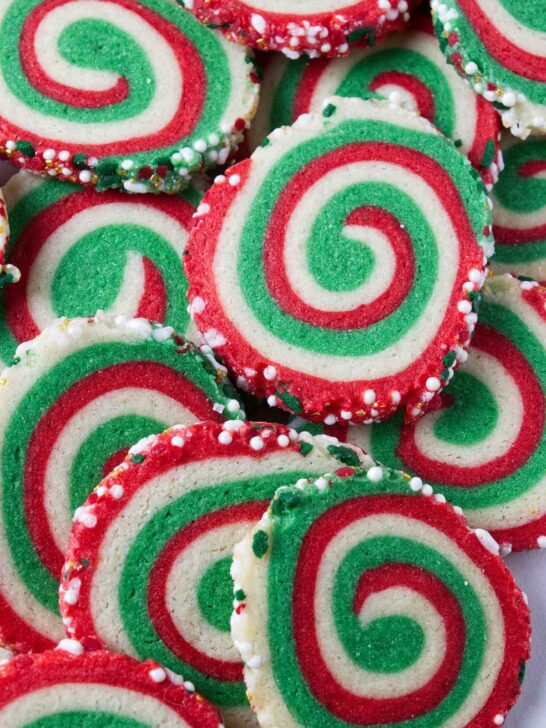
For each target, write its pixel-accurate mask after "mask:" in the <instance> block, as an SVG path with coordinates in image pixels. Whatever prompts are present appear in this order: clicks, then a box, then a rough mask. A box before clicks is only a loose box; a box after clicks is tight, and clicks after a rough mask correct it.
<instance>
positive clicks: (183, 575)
mask: <svg viewBox="0 0 546 728" xmlns="http://www.w3.org/2000/svg"><path fill="white" fill-rule="evenodd" d="M359 455H360V456H361V457H364V456H363V455H362V454H361V453H357V452H356V451H355V450H354V449H351V448H349V447H347V446H340V445H339V443H338V442H337V441H336V440H334V439H333V438H324V437H319V438H316V439H313V438H311V437H310V436H309V435H307V434H305V435H302V436H300V437H298V436H297V434H296V433H295V432H294V431H293V430H289V429H288V428H286V427H284V426H282V425H270V424H262V425H260V424H255V423H253V424H247V425H246V424H243V423H241V422H239V421H230V422H226V423H224V425H223V426H222V425H220V424H213V423H204V424H199V425H194V426H192V427H187V428H183V427H175V428H172V429H170V430H168V431H167V432H165V433H164V434H162V435H160V436H159V437H158V438H157V439H156V440H155V441H154V442H152V443H151V444H150V443H147V442H145V443H143V449H142V450H141V451H140V461H139V462H137V461H135V458H133V459H132V461H131V460H127V461H126V464H125V470H118V471H114V472H113V473H111V474H110V475H109V476H107V478H106V479H105V480H103V481H102V483H101V484H100V485H99V487H98V488H97V489H96V490H95V492H94V493H93V494H92V495H91V496H90V498H89V499H88V501H87V502H86V504H85V506H84V507H83V509H82V511H83V512H84V514H85V517H81V518H78V519H77V520H76V523H75V525H74V527H73V530H72V536H71V548H70V550H69V553H68V557H67V563H66V565H65V568H64V570H63V582H62V586H61V591H60V604H61V609H62V613H63V616H64V622H65V624H66V626H67V631H68V634H69V635H70V636H71V637H75V638H76V639H78V640H81V641H82V642H83V644H84V645H86V646H88V647H91V648H94V647H96V646H97V645H102V646H104V647H107V648H108V649H112V650H115V651H118V652H124V653H126V654H129V655H132V656H134V657H139V658H140V659H143V658H145V657H153V658H154V659H158V660H160V661H161V662H162V663H163V664H165V665H167V667H169V668H170V669H172V670H174V671H175V672H180V673H182V674H183V675H184V676H186V677H187V678H188V679H190V680H191V681H192V682H193V683H194V684H195V686H196V687H197V689H198V690H199V691H200V692H202V693H203V695H205V697H207V698H209V699H210V700H212V701H213V702H215V703H216V704H217V705H218V706H220V708H221V710H222V711H223V712H225V713H226V715H225V720H226V723H227V725H228V726H233V727H234V728H240V726H241V721H244V720H246V719H248V716H246V717H245V715H242V716H241V711H242V710H244V713H249V711H248V708H244V706H245V705H246V699H245V689H244V683H243V669H242V665H241V664H240V662H239V660H238V655H237V652H236V651H235V649H234V647H233V645H232V643H231V640H230V635H229V618H230V614H231V610H232V603H233V587H232V582H231V579H230V577H229V568H230V563H231V551H232V549H233V546H234V544H235V543H237V541H239V540H240V539H241V538H242V537H243V535H244V534H245V533H246V532H247V531H248V530H249V529H250V528H251V527H252V525H253V524H254V523H256V521H258V520H259V519H260V517H261V514H262V513H263V511H264V509H265V508H266V507H267V504H268V503H269V501H270V499H271V498H272V497H273V495H274V494H275V490H276V489H277V488H278V487H279V486H280V485H286V484H288V483H295V482H296V481H297V480H299V479H300V478H302V477H308V476H309V475H311V474H312V475H314V476H317V475H319V474H321V473H323V472H325V471H326V470H331V469H332V468H336V467H341V466H343V464H344V462H350V463H353V464H355V463H356V464H358V463H359ZM232 721H233V722H232ZM243 724H244V723H243Z"/></svg>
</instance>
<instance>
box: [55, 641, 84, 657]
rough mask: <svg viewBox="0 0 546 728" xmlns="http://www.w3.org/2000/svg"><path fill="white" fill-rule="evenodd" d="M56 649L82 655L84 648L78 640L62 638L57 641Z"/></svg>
mask: <svg viewBox="0 0 546 728" xmlns="http://www.w3.org/2000/svg"><path fill="white" fill-rule="evenodd" d="M55 649H56V650H63V652H69V653H70V654H71V655H83V652H84V649H83V645H82V643H81V642H78V640H71V639H68V638H67V639H64V640H61V641H60V642H59V644H58V645H57V647H55Z"/></svg>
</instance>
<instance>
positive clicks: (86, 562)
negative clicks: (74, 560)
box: [81, 559, 90, 568]
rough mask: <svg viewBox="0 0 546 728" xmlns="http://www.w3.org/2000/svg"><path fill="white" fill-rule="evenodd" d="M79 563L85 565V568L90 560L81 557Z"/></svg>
mask: <svg viewBox="0 0 546 728" xmlns="http://www.w3.org/2000/svg"><path fill="white" fill-rule="evenodd" d="M81 564H82V566H85V568H87V567H88V566H89V564H90V561H89V559H82V560H81Z"/></svg>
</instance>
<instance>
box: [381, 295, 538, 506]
mask: <svg viewBox="0 0 546 728" xmlns="http://www.w3.org/2000/svg"><path fill="white" fill-rule="evenodd" d="M480 323H482V324H486V325H488V326H490V327H491V328H493V329H495V330H496V331H498V332H500V333H501V334H504V335H505V336H506V337H507V338H508V339H510V340H511V341H512V342H513V343H514V344H515V345H516V346H517V348H518V349H519V351H520V352H521V353H522V354H523V356H524V357H525V358H526V360H527V361H528V362H529V363H530V364H531V366H532V367H533V371H534V372H535V374H536V375H537V377H538V379H539V381H540V382H541V384H542V388H543V390H544V391H546V351H545V349H544V342H542V341H540V339H539V338H538V337H537V336H536V335H535V334H534V333H533V332H532V331H531V330H530V329H529V328H528V327H527V326H526V325H525V324H524V322H523V321H522V320H521V319H520V318H519V317H518V316H516V315H515V314H514V313H513V312H512V311H511V310H509V309H508V308H506V307H504V306H501V305H500V304H493V303H491V302H489V301H487V299H485V300H484V302H483V304H482V306H481V308H480ZM446 392H447V393H448V394H449V393H451V394H452V395H453V397H454V400H455V404H454V405H453V406H451V407H450V408H449V409H447V410H446V411H445V413H444V414H442V415H441V416H440V417H439V418H438V420H437V421H436V426H435V428H434V434H435V435H436V437H438V438H439V439H441V440H443V441H444V442H446V443H448V444H449V443H456V444H459V443H464V444H466V445H474V444H478V443H479V442H480V441H481V440H484V439H485V438H486V437H487V436H488V435H489V434H490V432H492V430H493V429H494V427H495V425H496V423H497V417H498V411H497V405H496V401H495V396H494V393H493V392H490V391H489V389H488V388H487V387H486V386H485V385H484V384H483V383H482V382H480V381H479V380H477V379H476V378H475V377H473V376H471V375H470V374H466V373H465V371H464V368H463V369H462V370H461V371H460V372H458V373H457V376H456V377H455V378H454V379H453V381H452V382H451V383H450V384H449V386H448V388H447V390H446ZM401 429H402V418H401V417H400V416H398V415H397V416H395V417H394V418H392V419H391V420H389V421H387V422H383V423H380V424H374V425H372V426H371V439H370V451H371V452H370V454H371V455H372V457H373V458H375V459H376V460H379V461H380V462H383V463H386V464H388V465H389V466H390V467H393V468H399V469H401V470H407V469H408V466H407V464H405V463H403V462H402V461H401V460H400V458H399V457H398V455H397V448H398V442H399V438H400V431H401ZM545 452H546V429H545V431H544V432H543V434H542V438H541V441H540V443H539V444H538V446H537V448H536V449H535V451H534V453H533V454H532V455H531V457H530V458H529V459H528V460H527V462H526V463H525V464H524V465H523V466H522V467H520V468H518V469H517V470H516V471H515V472H513V473H511V474H510V475H508V476H506V477H505V478H502V479H501V480H497V481H494V482H490V483H486V484H484V485H482V486H480V487H475V488H464V487H456V486H451V485H445V484H444V483H441V484H435V483H431V485H432V486H433V487H435V486H437V487H438V489H440V490H441V491H442V493H443V494H444V495H445V496H446V498H447V499H448V500H450V501H452V502H453V503H456V504H457V505H459V506H461V508H463V509H466V510H471V509H473V508H485V507H487V506H492V505H501V504H503V503H509V502H511V501H514V500H517V499H518V498H521V497H522V496H523V495H524V494H525V493H526V492H527V491H528V490H530V489H531V488H533V487H534V486H535V485H537V484H538V483H539V482H540V480H541V479H542V478H543V477H544V468H545V457H544V453H545Z"/></svg>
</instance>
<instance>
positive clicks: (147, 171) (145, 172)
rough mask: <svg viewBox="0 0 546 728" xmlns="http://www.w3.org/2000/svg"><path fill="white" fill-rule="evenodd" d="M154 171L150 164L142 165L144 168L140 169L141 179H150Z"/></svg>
mask: <svg viewBox="0 0 546 728" xmlns="http://www.w3.org/2000/svg"><path fill="white" fill-rule="evenodd" d="M153 173H154V171H153V169H152V168H151V167H148V166H146V167H142V169H139V170H138V176H139V179H150V177H151V176H152V174H153Z"/></svg>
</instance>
